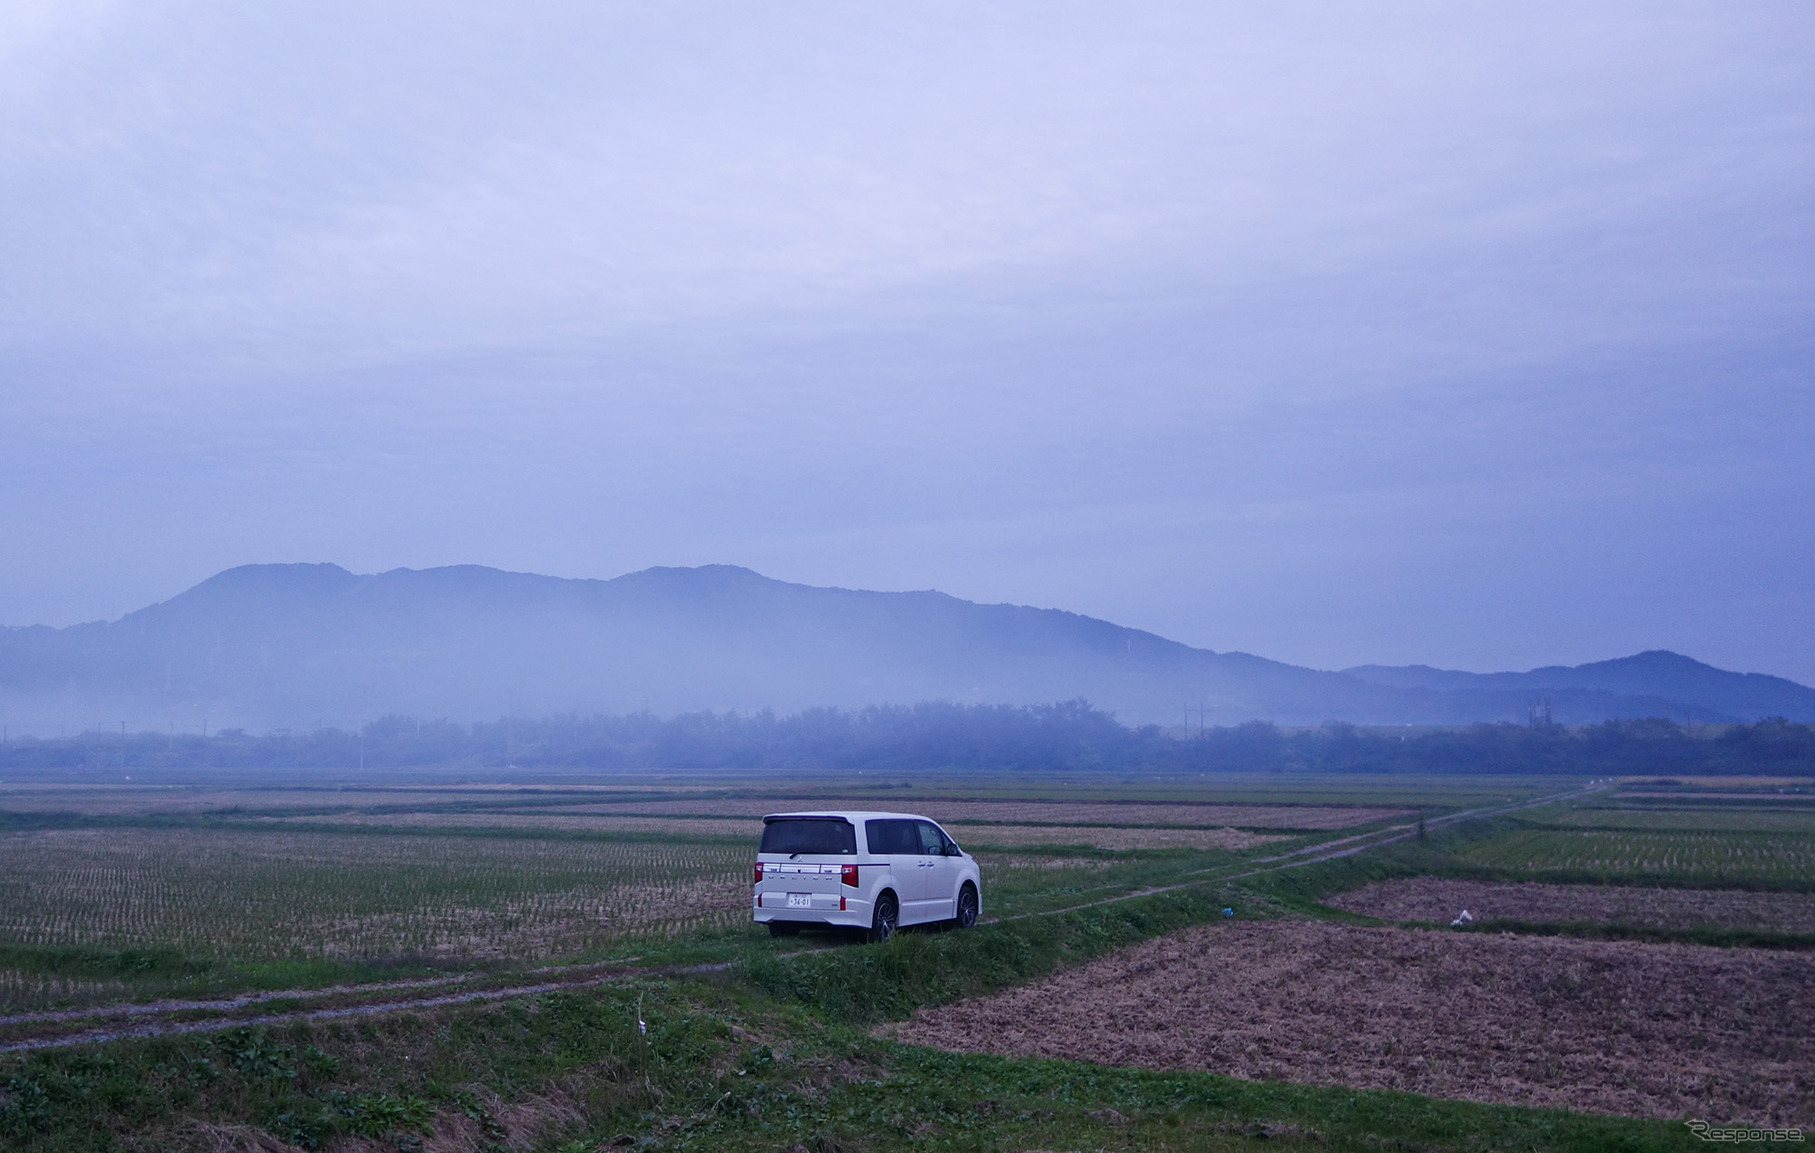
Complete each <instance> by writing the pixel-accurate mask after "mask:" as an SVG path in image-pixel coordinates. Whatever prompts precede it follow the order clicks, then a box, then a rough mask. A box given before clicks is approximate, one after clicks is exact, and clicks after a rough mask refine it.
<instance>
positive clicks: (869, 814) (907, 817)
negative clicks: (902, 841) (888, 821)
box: [763, 809, 939, 825]
mask: <svg viewBox="0 0 1815 1153" xmlns="http://www.w3.org/2000/svg"><path fill="white" fill-rule="evenodd" d="M783 817H842V818H843V819H844V820H847V821H850V822H851V823H853V824H855V823H856V822H858V821H872V820H875V819H877V818H879V817H893V818H895V819H896V820H902V821H932V820H933V818H931V817H925V816H921V815H920V814H919V813H885V812H878V811H873V810H870V809H840V810H838V811H837V812H831V811H824V812H813V813H770V814H769V815H767V816H765V817H764V818H763V824H765V825H766V824H768V823H769V822H770V821H774V820H779V819H781V818H783ZM933 823H934V824H938V823H939V822H937V821H933Z"/></svg>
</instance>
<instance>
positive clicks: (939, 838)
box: [914, 821, 945, 857]
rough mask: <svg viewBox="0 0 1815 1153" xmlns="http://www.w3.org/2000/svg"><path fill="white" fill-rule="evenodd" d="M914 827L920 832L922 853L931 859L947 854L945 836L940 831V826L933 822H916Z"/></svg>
mask: <svg viewBox="0 0 1815 1153" xmlns="http://www.w3.org/2000/svg"><path fill="white" fill-rule="evenodd" d="M914 827H915V828H916V829H918V830H920V852H922V853H924V854H926V855H927V856H929V857H937V856H942V855H943V854H944V853H945V835H944V834H943V833H941V832H940V831H939V826H938V825H935V824H933V822H931V821H915V822H914Z"/></svg>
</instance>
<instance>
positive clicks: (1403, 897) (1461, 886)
mask: <svg viewBox="0 0 1815 1153" xmlns="http://www.w3.org/2000/svg"><path fill="white" fill-rule="evenodd" d="M1325 904H1328V905H1332V906H1334V907H1336V908H1338V909H1346V910H1348V911H1349V912H1351V913H1362V914H1364V915H1366V916H1370V917H1380V918H1382V919H1384V920H1388V921H1449V920H1452V919H1453V918H1455V917H1456V915H1457V914H1458V913H1460V912H1461V911H1462V910H1464V909H1467V910H1468V911H1469V915H1470V916H1471V917H1473V918H1474V919H1475V920H1476V921H1491V920H1495V919H1501V920H1512V921H1534V922H1555V923H1568V922H1577V921H1580V922H1591V923H1596V924H1607V925H1632V926H1637V927H1642V928H1654V929H1688V928H1696V927H1702V926H1706V927H1713V928H1723V929H1765V930H1770V931H1773V932H1779V933H1815V893H1752V892H1746V891H1743V890H1735V889H1649V888H1638V887H1628V886H1621V885H1541V884H1536V883H1533V882H1518V883H1508V882H1501V881H1465V880H1441V879H1439V878H1436V877H1405V878H1401V879H1398V880H1392V881H1376V882H1374V883H1373V884H1370V885H1366V886H1363V887H1362V888H1359V889H1356V890H1354V891H1352V892H1348V893H1340V894H1338V895H1337V896H1335V897H1332V898H1331V899H1329V900H1328V901H1326V902H1325Z"/></svg>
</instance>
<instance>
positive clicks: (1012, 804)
mask: <svg viewBox="0 0 1815 1153" xmlns="http://www.w3.org/2000/svg"><path fill="white" fill-rule="evenodd" d="M878 808H901V809H904V810H907V811H910V812H915V813H923V814H925V815H926V816H929V817H931V818H933V820H935V821H939V822H942V823H943V822H946V821H956V822H963V821H972V822H975V821H996V822H1002V823H1005V824H1017V825H1022V824H1026V825H1075V824H1085V825H1170V826H1175V827H1181V828H1200V829H1201V828H1223V827H1226V826H1231V825H1233V826H1235V827H1237V828H1251V829H1262V828H1264V829H1346V828H1349V827H1350V826H1353V825H1365V824H1368V823H1369V822H1371V821H1379V820H1384V819H1386V818H1388V817H1411V816H1414V815H1415V814H1414V813H1413V812H1411V811H1410V810H1406V809H1387V808H1359V807H1357V808H1350V807H1347V806H1340V805H1199V804H1187V803H1183V802H1181V803H1178V804H1165V805H1154V804H1109V803H1103V802H1075V801H940V800H924V801H916V800H914V799H913V798H911V797H903V798H901V800H900V801H899V802H895V803H894V804H890V803H889V802H887V801H881V800H878V799H876V798H874V797H871V798H869V799H867V800H849V799H845V800H839V799H836V798H826V797H814V798H807V799H803V798H800V797H768V798H763V797H757V798H753V799H742V798H715V799H712V800H706V799H701V800H697V801H623V802H617V803H611V804H599V805H584V806H571V805H563V806H561V807H560V808H559V809H551V810H550V811H551V812H561V813H624V814H635V815H639V816H675V815H685V816H701V817H760V816H763V815H764V814H766V813H786V812H808V811H814V810H826V809H878Z"/></svg>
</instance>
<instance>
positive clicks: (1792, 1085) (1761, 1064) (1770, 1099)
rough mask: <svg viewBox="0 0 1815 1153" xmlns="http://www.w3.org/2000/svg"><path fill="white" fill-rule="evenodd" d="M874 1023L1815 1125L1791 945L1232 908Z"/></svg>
mask: <svg viewBox="0 0 1815 1153" xmlns="http://www.w3.org/2000/svg"><path fill="white" fill-rule="evenodd" d="M884 1032H885V1033H887V1034H888V1035H891V1036H893V1037H895V1038H897V1039H899V1040H903V1041H908V1042H912V1043H915V1044H922V1045H933V1046H938V1047H941V1048H946V1049H955V1050H963V1051H969V1052H989V1053H1000V1054H1005V1055H1017V1056H1039V1057H1060V1058H1068V1059H1072V1060H1084V1061H1094V1062H1097V1063H1099V1064H1104V1065H1133V1066H1140V1067H1145V1068H1155V1069H1169V1068H1197V1069H1209V1070H1214V1071H1216V1072H1221V1073H1228V1074H1232V1075H1234V1076H1237V1077H1244V1078H1250V1079H1278V1080H1288V1081H1299V1082H1308V1083H1312V1084H1323V1085H1353V1086H1358V1087H1368V1088H1390V1089H1403V1090H1409V1091H1411V1092H1416V1093H1424V1094H1428V1095H1432V1096H1437V1097H1453V1098H1463V1099H1467V1100H1473V1101H1488V1102H1501V1103H1508V1104H1517V1105H1534V1106H1545V1107H1563V1108H1571V1109H1582V1110H1588V1111H1593V1112H1601V1113H1619V1114H1627V1115H1632V1116H1640V1117H1678V1116H1684V1115H1687V1116H1690V1117H1701V1118H1705V1119H1708V1120H1720V1121H1742V1122H1747V1123H1751V1124H1774V1125H1803V1126H1807V1125H1810V1124H1812V1123H1815V956H1810V955H1808V954H1801V953H1782V952H1766V951H1763V950H1747V949H1717V948H1708V947H1703V946H1693V945H1649V944H1637V943H1631V942H1601V941H1581V940H1571V939H1564V938H1533V937H1514V936H1508V935H1492V936H1488V935H1478V934H1463V933H1444V932H1418V931H1410V930H1403V929H1370V928H1356V927H1352V926H1344V925H1333V924H1329V923H1323V922H1305V921H1272V922H1250V923H1240V922H1238V923H1233V924H1225V925H1217V926H1210V927H1204V928H1197V929H1191V930H1187V931H1185V932H1182V933H1178V934H1175V935H1173V936H1171V937H1167V938H1163V939H1161V940H1157V941H1151V942H1148V943H1147V944H1144V945H1140V946H1136V947H1134V948H1131V949H1128V950H1125V951H1123V952H1121V953H1118V954H1116V955H1114V956H1112V957H1108V958H1104V959H1103V960H1100V961H1097V962H1094V963H1092V964H1090V965H1087V966H1084V967H1082V968H1080V969H1076V970H1073V971H1071V972H1068V973H1063V974H1060V975H1059V976H1057V977H1054V978H1052V979H1050V980H1048V981H1046V982H1044V983H1042V984H1039V985H1034V986H1029V987H1027V988H1024V989H1017V990H1013V991H1011V992H1008V993H1004V994H1001V995H999V996H996V997H991V998H987V999H982V1000H976V1001H969V1002H963V1003H960V1004H956V1005H948V1006H945V1007H943V1008H938V1009H931V1010H923V1011H921V1012H920V1013H917V1014H916V1015H915V1016H914V1018H913V1019H912V1020H910V1021H907V1022H904V1023H901V1024H898V1025H893V1026H889V1027H887V1028H886V1029H885V1030H884Z"/></svg>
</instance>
